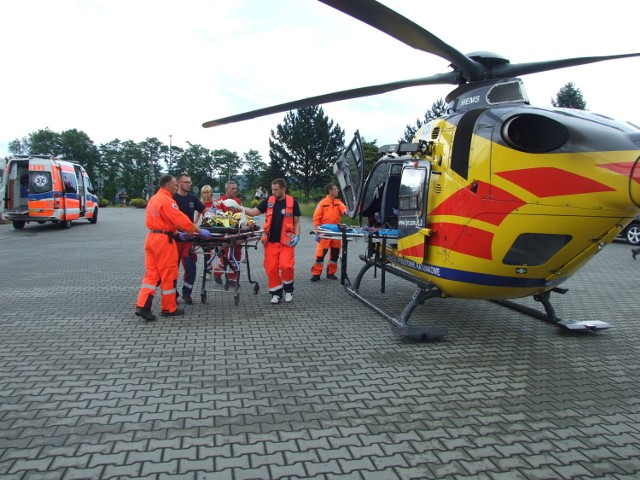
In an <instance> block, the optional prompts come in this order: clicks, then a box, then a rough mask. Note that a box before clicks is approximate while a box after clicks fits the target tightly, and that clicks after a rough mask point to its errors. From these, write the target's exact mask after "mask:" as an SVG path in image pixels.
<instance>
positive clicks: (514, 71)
mask: <svg viewBox="0 0 640 480" xmlns="http://www.w3.org/2000/svg"><path fill="white" fill-rule="evenodd" d="M638 56H640V53H627V54H622V55H604V56H600V57H576V58H564V59H561V60H548V61H544V62H531V63H507V64H502V65H496V66H495V67H494V68H493V69H492V70H491V73H490V76H491V77H492V78H505V77H518V76H520V75H527V74H529V73H540V72H547V71H549V70H557V69H559V68H566V67H576V66H579V65H587V64H589V63H596V62H604V61H606V60H616V59H620V58H629V57H638Z"/></svg>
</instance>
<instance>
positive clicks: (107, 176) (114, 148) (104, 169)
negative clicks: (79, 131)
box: [98, 138, 122, 199]
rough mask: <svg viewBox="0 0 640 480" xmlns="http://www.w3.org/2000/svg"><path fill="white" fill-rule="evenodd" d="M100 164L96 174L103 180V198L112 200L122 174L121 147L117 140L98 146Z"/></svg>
mask: <svg viewBox="0 0 640 480" xmlns="http://www.w3.org/2000/svg"><path fill="white" fill-rule="evenodd" d="M99 150H100V157H101V162H100V166H99V169H98V174H99V175H100V176H102V177H103V178H104V190H103V198H107V199H113V198H114V197H115V194H116V192H117V191H118V181H119V180H118V179H119V178H120V175H121V172H122V146H121V143H120V140H118V139H117V138H116V139H115V140H111V141H110V142H109V143H105V144H102V145H100V147H99Z"/></svg>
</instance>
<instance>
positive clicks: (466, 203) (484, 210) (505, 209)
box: [429, 181, 525, 225]
mask: <svg viewBox="0 0 640 480" xmlns="http://www.w3.org/2000/svg"><path fill="white" fill-rule="evenodd" d="M476 185H477V188H476V192H475V193H474V192H472V191H471V188H472V185H469V186H468V187H466V188H461V189H460V190H458V191H457V192H456V193H454V194H453V195H451V196H450V197H449V198H447V199H446V200H445V201H444V202H442V203H441V204H440V205H438V206H437V207H436V208H434V209H433V210H432V211H431V212H429V216H433V215H456V216H459V217H465V218H474V219H477V220H482V221H483V222H487V223H491V224H492V225H500V224H501V223H502V221H503V220H504V218H505V217H506V216H507V215H509V214H510V213H511V212H512V211H514V210H515V209H516V208H519V207H521V206H522V205H524V204H525V202H524V201H523V200H521V199H520V198H518V197H516V196H514V195H512V194H511V193H509V192H507V191H506V190H502V189H501V188H498V187H496V186H491V185H490V184H488V183H486V182H481V181H478V182H476Z"/></svg>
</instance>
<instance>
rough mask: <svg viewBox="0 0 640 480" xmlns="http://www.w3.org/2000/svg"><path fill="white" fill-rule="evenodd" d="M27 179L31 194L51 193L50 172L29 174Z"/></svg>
mask: <svg viewBox="0 0 640 480" xmlns="http://www.w3.org/2000/svg"><path fill="white" fill-rule="evenodd" d="M29 177H30V178H29V189H30V190H31V192H32V193H45V192H50V191H51V173H50V172H31V173H30V174H29Z"/></svg>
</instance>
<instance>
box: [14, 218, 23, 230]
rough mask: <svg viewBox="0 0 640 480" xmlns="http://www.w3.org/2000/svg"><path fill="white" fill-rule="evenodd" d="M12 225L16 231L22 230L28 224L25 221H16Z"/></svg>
mask: <svg viewBox="0 0 640 480" xmlns="http://www.w3.org/2000/svg"><path fill="white" fill-rule="evenodd" d="M11 223H13V228H15V229H16V230H22V229H23V228H24V225H25V223H26V222H25V221H24V220H14V221H12V222H11Z"/></svg>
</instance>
